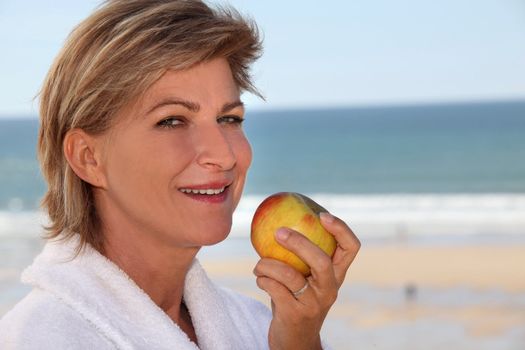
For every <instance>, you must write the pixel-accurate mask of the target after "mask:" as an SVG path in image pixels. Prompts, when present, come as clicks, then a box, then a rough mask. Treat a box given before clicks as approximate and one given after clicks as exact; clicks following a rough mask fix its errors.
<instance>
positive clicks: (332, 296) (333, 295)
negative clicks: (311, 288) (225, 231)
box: [325, 290, 339, 306]
mask: <svg viewBox="0 0 525 350" xmlns="http://www.w3.org/2000/svg"><path fill="white" fill-rule="evenodd" d="M338 294H339V293H338V291H337V290H334V291H331V292H329V293H327V295H326V298H325V300H326V303H327V305H329V306H331V305H333V304H334V303H335V302H336V300H337V296H338Z"/></svg>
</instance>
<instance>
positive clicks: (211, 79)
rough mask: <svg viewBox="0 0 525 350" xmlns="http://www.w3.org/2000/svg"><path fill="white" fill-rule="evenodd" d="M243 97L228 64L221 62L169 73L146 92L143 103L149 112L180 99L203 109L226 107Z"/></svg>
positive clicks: (224, 60)
mask: <svg viewBox="0 0 525 350" xmlns="http://www.w3.org/2000/svg"><path fill="white" fill-rule="evenodd" d="M239 95H240V90H239V87H238V86H237V84H236V83H235V81H234V79H233V75H232V72H231V69H230V65H229V64H228V61H227V60H226V59H224V58H220V59H214V60H211V61H206V62H203V63H200V64H198V65H196V66H194V67H191V68H189V69H186V70H181V71H173V70H168V71H166V72H165V73H164V74H163V75H162V76H161V77H160V78H159V79H158V80H157V81H156V82H155V83H154V84H153V85H151V86H150V87H149V88H148V89H147V90H146V91H145V92H144V95H143V96H142V98H141V102H142V105H143V106H144V107H146V108H147V107H148V106H151V105H152V104H155V103H158V102H160V101H162V100H164V99H169V98H180V99H183V100H187V101H192V102H195V103H197V104H199V105H203V106H206V105H210V106H211V105H213V104H220V105H221V106H222V105H223V104H224V103H225V102H233V101H236V100H238V99H239Z"/></svg>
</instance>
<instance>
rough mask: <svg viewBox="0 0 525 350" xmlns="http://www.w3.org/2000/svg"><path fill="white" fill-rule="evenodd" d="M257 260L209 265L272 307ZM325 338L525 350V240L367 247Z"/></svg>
mask: <svg viewBox="0 0 525 350" xmlns="http://www.w3.org/2000/svg"><path fill="white" fill-rule="evenodd" d="M256 261H257V258H256V257H255V256H250V257H243V258H233V257H232V258H226V259H224V258H222V259H203V260H202V264H203V265H204V266H205V268H206V270H207V271H208V272H209V274H210V275H211V276H212V278H214V279H216V280H218V282H219V283H221V284H223V285H226V286H228V287H231V288H234V289H237V290H239V291H241V292H243V293H245V294H249V295H251V296H253V297H255V298H257V299H259V300H261V301H263V302H265V303H267V304H268V302H269V301H268V297H267V296H266V295H265V294H264V292H262V291H260V290H259V289H258V288H257V286H256V285H255V283H254V277H253V275H252V273H251V270H252V268H253V266H254V265H255V263H256ZM323 336H324V337H325V338H326V339H327V340H328V341H329V343H331V345H333V346H334V348H336V349H350V348H357V349H419V348H425V349H465V348H476V349H494V348H502V349H507V348H508V349H514V348H516V349H518V348H525V244H518V245H512V244H495V245H488V244H480V245H472V244H471V245H465V244H461V245H457V244H456V245H438V246H436V245H416V244H401V243H395V244H375V245H369V246H367V245H363V247H362V249H361V251H360V253H359V255H358V257H357V258H356V260H355V262H354V264H353V265H352V267H351V268H350V270H349V272H348V275H347V279H346V281H345V284H344V285H343V287H342V288H341V290H340V293H339V298H338V301H337V302H336V304H335V305H334V306H333V308H332V310H331V312H330V314H329V316H328V318H327V320H326V322H325V326H324V328H323ZM349 344H353V346H352V347H351V346H350V345H349Z"/></svg>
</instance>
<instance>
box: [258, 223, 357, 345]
mask: <svg viewBox="0 0 525 350" xmlns="http://www.w3.org/2000/svg"><path fill="white" fill-rule="evenodd" d="M321 224H322V225H323V226H324V228H325V229H326V230H327V231H328V232H330V233H331V234H333V235H334V237H335V239H336V241H337V248H336V250H335V253H334V255H333V257H332V258H330V257H329V256H328V255H327V254H326V253H325V252H323V251H322V250H321V249H320V248H319V247H317V246H316V245H314V244H313V243H312V242H310V241H309V240H308V239H307V238H306V237H305V236H303V235H302V234H300V233H299V232H297V231H294V230H291V229H289V228H280V229H279V230H277V232H276V239H277V241H278V242H279V244H281V245H282V246H283V247H285V248H287V249H288V250H290V251H292V252H293V253H295V254H296V255H297V256H299V257H300V258H301V259H302V260H303V261H304V262H305V263H306V264H307V265H309V266H310V270H311V275H310V276H308V277H307V278H305V277H303V275H302V274H301V273H300V272H299V271H297V270H295V269H294V268H293V267H291V266H289V265H287V264H285V263H283V262H281V261H278V260H275V259H269V258H263V259H261V260H259V262H258V263H257V265H256V266H255V269H254V274H255V275H256V276H257V285H258V286H259V288H261V289H263V290H264V291H266V292H267V293H268V294H269V295H270V297H271V299H272V313H273V319H272V322H271V324H270V331H269V334H268V342H269V345H270V349H272V350H278V349H279V350H281V349H321V338H320V331H321V327H322V325H323V322H324V319H325V317H326V315H327V314H328V311H329V310H330V308H331V307H332V305H333V304H334V302H335V301H336V299H337V293H338V291H339V288H340V287H341V285H342V284H343V282H344V279H345V276H346V272H347V270H348V268H349V267H350V264H351V263H352V261H353V260H354V258H355V256H356V255H357V252H358V251H359V248H360V247H361V243H360V242H359V240H358V239H357V237H356V236H355V235H354V233H353V232H352V230H351V229H350V228H349V227H348V226H347V225H346V224H345V223H344V222H343V221H342V220H341V219H338V218H336V217H334V216H332V215H330V214H328V213H322V214H321ZM307 283H308V285H307V287H306V289H304V291H302V292H301V293H298V291H301V290H303V287H304V286H306V284H307ZM294 292H296V293H295V295H294Z"/></svg>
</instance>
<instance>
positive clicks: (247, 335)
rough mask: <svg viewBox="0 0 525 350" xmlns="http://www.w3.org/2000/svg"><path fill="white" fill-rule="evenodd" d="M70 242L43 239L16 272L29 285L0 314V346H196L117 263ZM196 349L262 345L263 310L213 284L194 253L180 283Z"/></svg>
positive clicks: (6, 349)
mask: <svg viewBox="0 0 525 350" xmlns="http://www.w3.org/2000/svg"><path fill="white" fill-rule="evenodd" d="M75 244H76V242H75V241H71V242H62V243H48V244H47V245H46V246H45V247H44V250H43V252H42V253H41V254H40V255H39V256H38V257H37V258H36V259H35V261H34V263H33V264H32V265H31V266H30V267H28V268H27V269H26V270H25V271H24V272H23V274H22V281H23V282H24V283H28V284H30V285H32V286H33V290H32V291H31V292H30V293H29V294H28V295H27V296H26V297H25V298H24V299H23V300H22V301H21V302H20V303H18V304H17V305H16V306H15V307H14V308H13V309H12V310H11V311H10V312H9V313H7V314H6V315H5V316H4V317H3V318H2V320H0V349H2V350H10V349H16V350H19V349H53V350H62V349H64V350H65V349H68V350H70V349H96V350H102V349H147V350H154V349H180V350H186V349H188V350H189V349H192V350H196V349H198V348H197V346H196V344H195V343H193V342H192V341H190V339H189V338H188V337H187V336H186V334H185V333H184V332H183V331H182V330H181V329H180V328H179V327H178V326H177V325H176V324H175V323H174V322H173V321H172V320H171V319H170V318H169V317H168V316H167V315H166V314H165V313H164V312H163V311H162V310H161V309H160V308H159V307H158V306H157V305H155V303H153V301H152V300H151V299H150V298H149V296H148V295H146V294H145V293H144V292H143V291H142V290H141V289H140V288H139V287H138V286H137V285H136V284H135V283H134V282H133V281H132V280H131V279H130V278H129V277H128V276H127V275H126V274H125V273H124V272H123V271H122V270H120V269H119V268H118V267H117V266H116V265H115V264H113V263H112V262H110V261H109V260H108V259H106V258H105V257H104V256H102V255H101V254H99V253H98V252H97V251H95V250H94V249H93V248H91V247H87V249H86V250H85V251H84V252H83V253H81V255H79V256H78V257H76V258H74V259H72V260H71V256H72V254H73V252H74V248H75ZM184 302H185V303H186V306H187V307H188V309H189V311H190V314H191V318H192V321H193V326H194V327H195V332H196V334H197V339H198V343H199V348H200V349H209V350H220V349H225V350H235V349H267V348H268V327H269V324H270V321H271V317H272V315H271V311H270V310H269V309H268V308H267V307H266V306H265V305H263V304H261V303H259V302H257V301H255V300H253V299H250V298H247V297H244V296H242V295H240V294H237V293H235V292H233V291H230V290H227V289H224V288H220V287H218V286H216V285H215V284H214V283H213V282H212V281H210V279H209V278H208V277H207V275H206V273H205V272H204V270H203V269H202V267H201V266H200V264H199V262H198V261H197V260H195V261H194V262H193V264H192V266H191V268H190V270H189V271H188V274H187V276H186V282H185V285H184Z"/></svg>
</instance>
